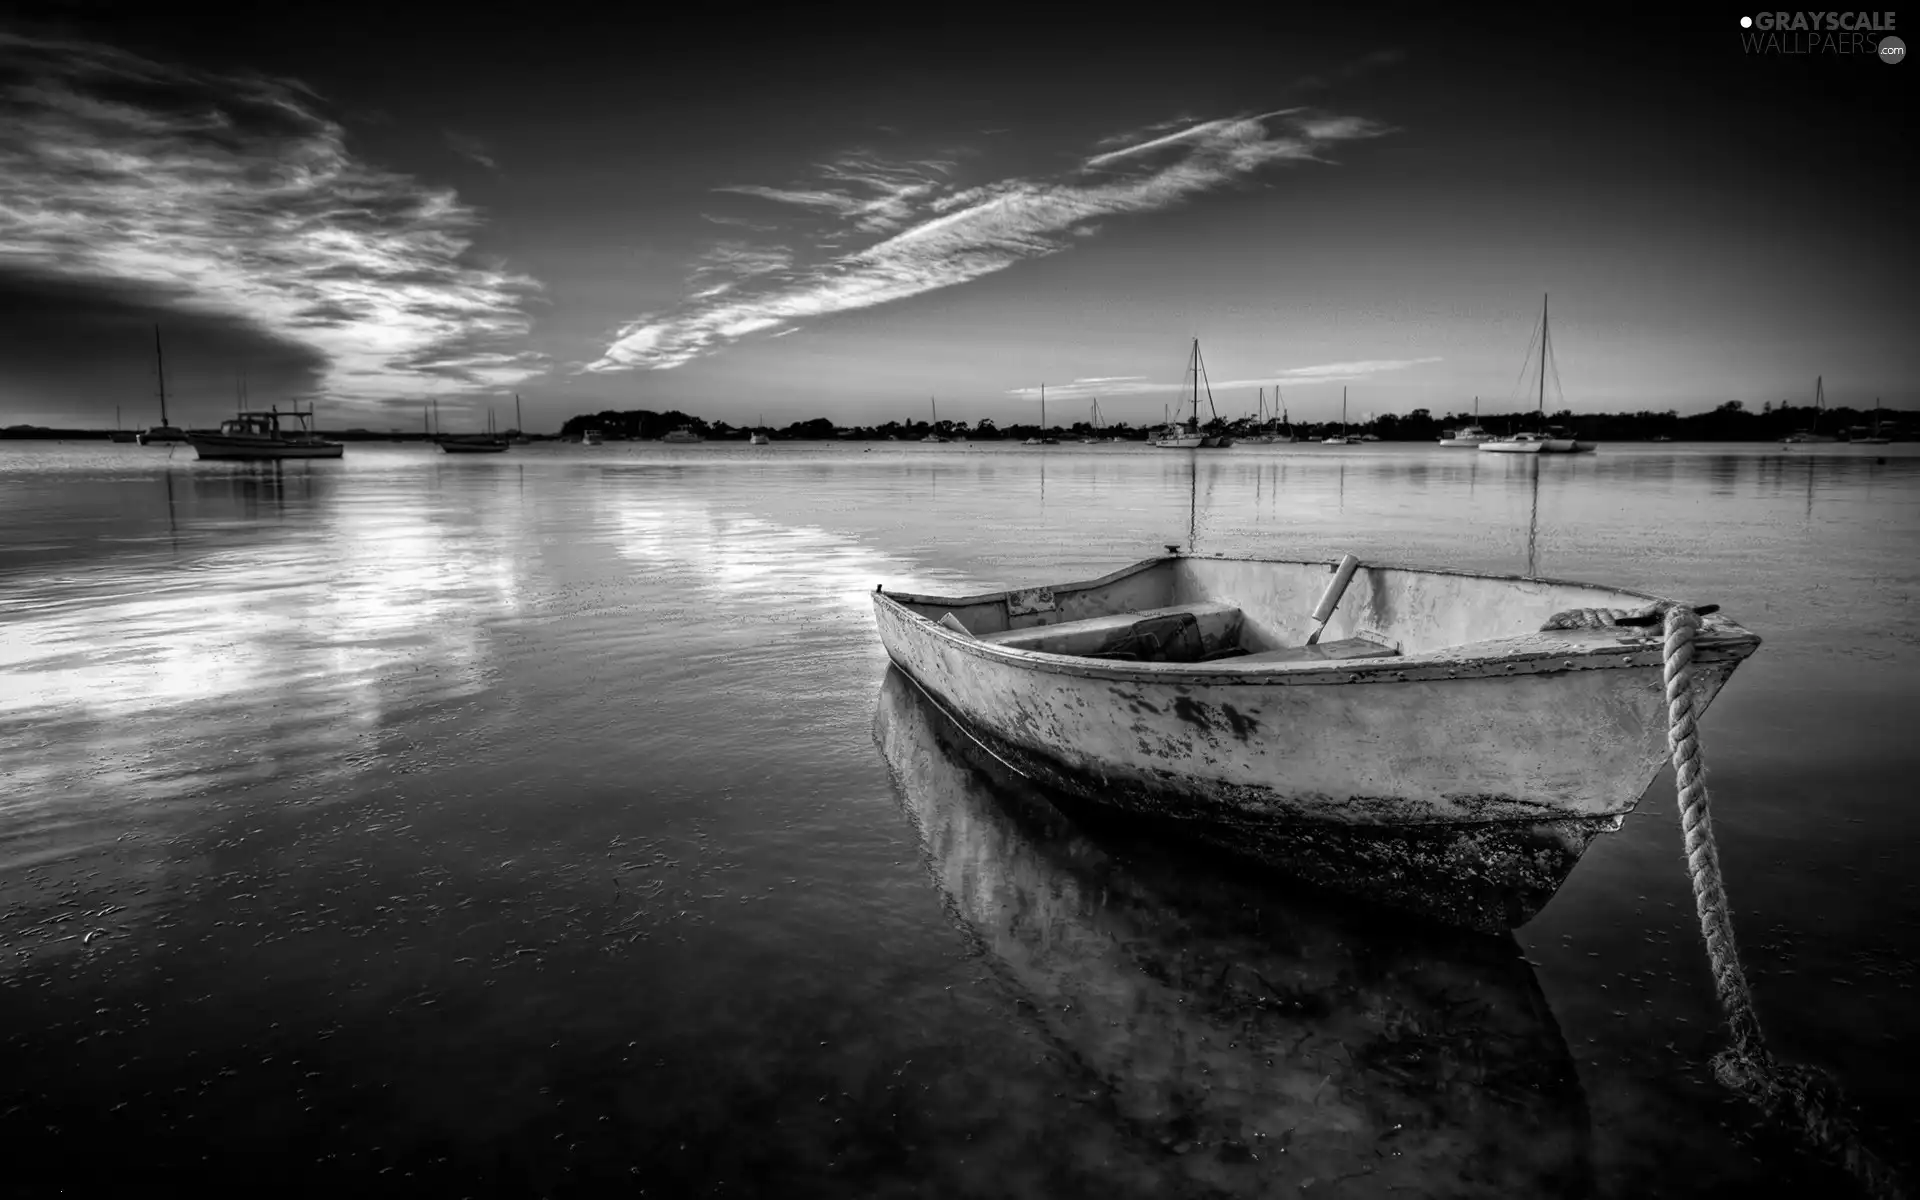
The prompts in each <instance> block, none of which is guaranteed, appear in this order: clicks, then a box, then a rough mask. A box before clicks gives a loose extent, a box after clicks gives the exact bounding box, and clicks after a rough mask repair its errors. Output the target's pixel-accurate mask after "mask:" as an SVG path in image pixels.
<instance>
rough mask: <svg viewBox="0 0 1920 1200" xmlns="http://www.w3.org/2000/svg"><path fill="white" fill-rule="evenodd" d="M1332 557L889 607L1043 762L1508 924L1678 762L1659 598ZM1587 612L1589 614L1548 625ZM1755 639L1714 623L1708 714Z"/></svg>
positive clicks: (1180, 821)
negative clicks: (1670, 746) (1673, 754)
mask: <svg viewBox="0 0 1920 1200" xmlns="http://www.w3.org/2000/svg"><path fill="white" fill-rule="evenodd" d="M1332 570H1333V571H1334V575H1333V578H1332V579H1331V580H1330V579H1329V571H1330V568H1329V566H1328V564H1326V563H1313V562H1285V561H1272V560H1260V559H1247V558H1226V557H1200V556H1190V555H1183V554H1177V553H1176V554H1170V555H1167V556H1164V557H1160V558H1154V559H1148V560H1146V561H1144V562H1140V563H1136V564H1135V565H1133V566H1130V567H1127V568H1125V569H1124V570H1121V571H1116V572H1114V573H1113V574H1111V575H1107V576H1105V577H1103V578H1100V579H1095V580H1091V581H1088V582H1084V583H1071V584H1062V585H1058V586H1054V587H1050V588H1048V587H1041V588H1030V589H1022V590H1014V591H1004V592H993V593H990V594H987V595H980V596H956V597H944V596H923V595H913V594H909V593H904V592H889V591H887V590H886V589H885V588H884V586H882V587H877V588H875V590H874V594H873V604H874V610H875V616H876V619H877V621H878V624H879V631H880V640H881V642H882V643H883V644H884V645H885V647H886V650H887V654H888V656H889V657H890V658H892V660H893V662H894V663H895V664H896V665H897V666H899V667H900V668H901V670H902V671H904V672H905V673H906V674H907V676H908V677H909V678H911V679H912V680H913V681H914V682H915V683H917V684H918V685H919V686H920V688H921V689H922V690H923V691H925V692H926V693H927V695H928V697H929V698H930V699H931V700H933V701H934V702H935V703H936V704H938V705H940V706H941V708H942V709H943V710H944V711H945V712H947V713H948V714H949V715H950V716H952V717H953V718H954V719H955V720H957V721H959V722H960V723H961V724H962V725H963V726H964V727H965V728H967V729H968V731H969V732H970V733H972V734H973V735H974V736H976V737H978V738H980V739H981V741H982V743H983V745H985V746H987V747H988V748H989V749H991V750H992V751H993V752H994V753H995V754H996V755H998V756H1000V757H1001V758H1002V759H1003V760H1004V761H1005V762H1007V764H1008V765H1010V766H1012V767H1014V768H1015V769H1017V770H1019V771H1020V772H1021V773H1022V774H1024V775H1026V776H1028V777H1029V778H1032V779H1034V780H1036V781H1038V782H1040V783H1042V784H1045V785H1047V786H1048V787H1050V788H1052V789H1054V790H1055V791H1057V792H1060V793H1063V794H1065V795H1068V796H1072V797H1077V798H1078V799H1080V800H1083V801H1087V802H1091V803H1093V804H1097V805H1099V806H1101V807H1103V808H1107V809H1115V810H1120V811H1123V812H1128V813H1133V814H1137V815H1140V816H1144V817H1149V818H1154V819H1158V820H1165V821H1169V822H1172V823H1174V824H1176V825H1177V826H1178V827H1179V828H1180V829H1181V830H1182V831H1184V832H1185V833H1187V834H1188V835H1189V836H1192V837H1195V838H1197V839H1200V840H1203V841H1207V842H1211V843H1215V844H1219V845H1222V846H1224V847H1227V848H1228V849H1231V850H1233V851H1235V852H1237V853H1242V854H1249V855H1251V856H1253V857H1255V858H1257V859H1259V860H1261V861H1263V862H1266V863H1268V864H1269V865H1271V866H1273V867H1275V868H1277V869H1279V870H1281V871H1283V872H1285V873H1287V874H1289V875H1292V876H1295V877H1298V878H1302V879H1306V880H1308V881H1311V882H1314V883H1317V884H1320V885H1323V886H1329V887H1333V888H1336V889H1339V890H1342V891H1346V892H1349V893H1353V894H1357V895H1362V896H1365V897H1368V898H1370V899H1373V900H1378V901H1382V902H1385V903H1390V904H1395V905H1400V906H1404V907H1409V908H1413V909H1416V910H1418V911H1421V912H1423V913H1425V914H1427V915H1429V916H1432V917H1436V918H1439V919H1442V920H1445V921H1448V922H1450V923H1453V924H1457V925H1464V926H1467V927H1469V928H1474V929H1480V930H1485V931H1497V930H1505V929H1511V928H1517V927H1518V926H1520V925H1522V924H1524V923H1526V921H1528V920H1529V919H1531V918H1532V917H1533V916H1534V914H1536V913H1537V912H1539V910H1540V909H1541V908H1542V907H1544V906H1545V905H1546V903H1547V901H1548V900H1550V899H1552V897H1553V894H1554V892H1555V891H1557V890H1558V889H1559V887H1560V885H1561V883H1562V882H1564V881H1565V879H1566V877H1567V875H1568V874H1569V873H1570V872H1571V871H1572V870H1573V867H1574V865H1575V863H1577V862H1578V861H1579V859H1580V856H1581V854H1583V853H1584V852H1585V851H1586V848H1587V846H1588V845H1589V844H1590V843H1591V842H1592V841H1593V839H1594V838H1595V837H1596V836H1598V835H1599V834H1600V833H1602V832H1606V831H1611V830H1614V829H1618V828H1619V827H1620V823H1621V821H1622V819H1623V818H1624V817H1625V815H1626V814H1627V813H1628V812H1629V811H1631V810H1632V808H1633V806H1634V805H1635V804H1636V803H1637V802H1638V800H1639V798H1640V795H1641V794H1642V793H1643V792H1644V791H1645V790H1646V788H1647V785H1648V784H1649V783H1650V782H1651V781H1652V779H1653V777H1654V775H1655V773H1656V772H1658V771H1659V770H1660V768H1661V766H1662V764H1663V763H1664V761H1665V758H1666V753H1667V740H1666V739H1667V705H1666V698H1665V687H1664V681H1663V675H1662V665H1663V659H1662V633H1661V628H1660V624H1659V619H1658V616H1657V608H1658V606H1659V605H1661V604H1663V603H1670V602H1663V601H1660V600H1658V599H1657V598H1656V597H1652V596H1648V595H1644V594H1642V593H1639V592H1633V591H1628V590H1625V589H1620V588H1608V587H1601V586H1597V585H1592V584H1582V583H1566V582H1559V581H1554V580H1544V579H1526V578H1519V577H1500V576H1490V575H1476V574H1470V573H1467V572H1457V571H1435V570H1418V569H1410V568H1399V567H1382V566H1361V565H1360V564H1359V563H1358V562H1357V560H1354V559H1352V557H1351V556H1349V557H1348V558H1347V559H1346V560H1344V561H1343V562H1342V563H1341V564H1338V565H1337V566H1336V567H1335V568H1332ZM1316 599H1317V600H1318V601H1319V602H1318V603H1317V604H1316V602H1315V601H1316ZM1698 611H1700V612H1702V613H1711V612H1712V610H1711V609H1701V610H1698ZM1635 612H1639V613H1641V614H1643V615H1640V616H1630V615H1627V614H1630V613H1635ZM1582 614H1585V617H1584V619H1586V620H1588V621H1592V622H1598V623H1597V624H1596V625H1594V627H1589V628H1551V629H1549V628H1543V627H1544V626H1548V625H1561V624H1567V623H1578V622H1579V620H1581V619H1582ZM1620 617H1625V619H1626V620H1628V621H1629V622H1637V623H1631V624H1616V623H1614V620H1615V619H1617V618H1620ZM1323 633H1324V635H1325V639H1324V640H1323V637H1322V635H1323ZM1759 644H1760V639H1759V638H1758V637H1756V636H1755V635H1754V634H1752V633H1749V632H1748V631H1747V630H1745V629H1742V628H1741V627H1740V626H1738V625H1736V624H1734V623H1733V622H1731V621H1729V620H1727V619H1726V618H1724V617H1721V616H1718V615H1717V614H1715V615H1710V616H1708V617H1707V618H1706V619H1705V621H1704V624H1703V627H1702V628H1701V630H1700V633H1699V636H1698V638H1697V639H1696V642H1695V651H1694V653H1695V658H1694V667H1693V679H1694V686H1695V688H1696V693H1695V705H1696V711H1697V712H1704V711H1705V708H1706V706H1707V705H1708V704H1709V703H1711V701H1712V699H1713V697H1714V696H1715V695H1716V694H1717V693H1718V692H1719V690H1720V688H1721V687H1722V686H1724V685H1725V683H1726V681H1727V679H1728V678H1729V677H1730V676H1731V675H1732V673H1733V670H1734V668H1735V667H1736V666H1738V665H1739V664H1740V662H1741V661H1742V660H1744V659H1745V658H1746V657H1747V656H1748V655H1750V654H1752V653H1753V652H1754V650H1755V648H1757V647H1758V646H1759Z"/></svg>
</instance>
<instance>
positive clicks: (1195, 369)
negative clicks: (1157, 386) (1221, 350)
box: [1193, 338, 1200, 429]
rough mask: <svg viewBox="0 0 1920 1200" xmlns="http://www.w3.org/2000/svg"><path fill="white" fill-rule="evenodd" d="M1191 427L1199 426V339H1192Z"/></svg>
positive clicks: (1196, 427)
mask: <svg viewBox="0 0 1920 1200" xmlns="http://www.w3.org/2000/svg"><path fill="white" fill-rule="evenodd" d="M1193 427H1194V428H1195V429H1198V428H1200V339H1199V338H1195V339H1193Z"/></svg>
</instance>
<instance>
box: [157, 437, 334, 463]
mask: <svg viewBox="0 0 1920 1200" xmlns="http://www.w3.org/2000/svg"><path fill="white" fill-rule="evenodd" d="M189 442H190V444H191V445H192V446H193V449H194V452H195V453H197V454H198V455H199V456H200V457H201V458H206V459H214V460H221V461H233V462H268V461H278V460H281V459H289V458H340V457H341V456H342V455H343V454H344V453H345V451H346V447H345V446H343V445H342V444H341V443H339V442H294V441H275V440H272V439H267V438H260V439H252V438H230V437H221V436H219V435H217V434H206V435H202V434H195V435H194V436H193V437H191V438H190V439H189Z"/></svg>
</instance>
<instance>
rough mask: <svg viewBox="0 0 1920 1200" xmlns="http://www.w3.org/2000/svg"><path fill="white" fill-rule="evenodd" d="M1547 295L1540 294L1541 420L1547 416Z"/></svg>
mask: <svg viewBox="0 0 1920 1200" xmlns="http://www.w3.org/2000/svg"><path fill="white" fill-rule="evenodd" d="M1547 336H1548V335H1547V294H1546V293H1545V292H1542V293H1540V401H1539V414H1540V419H1541V420H1543V421H1544V420H1545V419H1546V416H1547V345H1548V342H1547Z"/></svg>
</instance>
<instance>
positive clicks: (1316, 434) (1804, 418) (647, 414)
mask: <svg viewBox="0 0 1920 1200" xmlns="http://www.w3.org/2000/svg"><path fill="white" fill-rule="evenodd" d="M1876 420H1877V421H1878V423H1879V428H1880V432H1881V434H1882V435H1884V436H1889V437H1903V436H1910V435H1911V434H1913V433H1920V429H1910V428H1909V426H1910V425H1911V424H1912V422H1911V420H1910V418H1909V414H1907V413H1906V412H1905V411H1904V410H1890V411H1887V412H1883V413H1880V414H1878V416H1877V417H1876V415H1875V413H1874V412H1873V411H1872V410H1867V411H1861V410H1858V409H1853V408H1825V409H1818V410H1816V409H1814V408H1813V407H1812V406H1807V405H1803V406H1795V405H1791V404H1787V403H1784V402H1782V403H1781V404H1778V405H1775V404H1767V405H1764V406H1763V407H1762V408H1761V410H1760V411H1759V412H1753V411H1751V410H1749V409H1748V408H1747V407H1746V405H1745V404H1744V403H1743V402H1742V401H1739V400H1729V401H1727V402H1726V403H1725V404H1722V405H1721V406H1720V407H1718V408H1716V409H1713V410H1711V411H1709V412H1703V413H1694V414H1693V415H1691V416H1685V417H1683V416H1681V415H1680V414H1679V413H1677V412H1674V411H1672V410H1669V411H1667V412H1646V411H1642V412H1635V413H1575V412H1573V411H1571V410H1568V409H1562V410H1561V411H1559V412H1556V413H1552V414H1550V415H1548V416H1546V417H1545V418H1544V419H1543V418H1542V417H1541V415H1540V414H1539V413H1538V412H1536V411H1534V410H1532V409H1527V410H1524V411H1521V412H1513V413H1483V414H1482V415H1481V416H1480V417H1479V418H1478V421H1477V423H1478V424H1479V425H1480V426H1481V427H1482V428H1484V429H1486V430H1487V431H1488V432H1490V433H1494V434H1508V433H1520V432H1524V431H1529V430H1538V429H1539V428H1541V426H1543V425H1550V426H1553V427H1555V428H1558V429H1563V430H1565V431H1567V432H1568V433H1569V434H1571V435H1572V436H1575V437H1580V438H1589V439H1592V440H1594V441H1609V442H1630V441H1647V440H1651V439H1653V438H1671V439H1672V440H1674V441H1684V442H1767V441H1778V440H1780V439H1781V438H1784V437H1786V436H1787V435H1789V434H1792V433H1798V432H1802V431H1806V432H1811V433H1818V434H1823V435H1826V436H1829V437H1835V438H1841V439H1845V438H1846V437H1848V436H1850V435H1852V436H1862V435H1864V434H1866V433H1867V432H1869V431H1871V430H1872V429H1873V427H1874V424H1875V421H1876ZM1475 423H1476V420H1475V418H1474V417H1473V416H1472V415H1471V414H1470V413H1449V414H1447V415H1445V416H1441V417H1436V416H1434V415H1433V413H1432V412H1431V411H1429V410H1427V409H1424V408H1416V409H1414V410H1413V411H1412V412H1410V413H1407V414H1406V415H1404V416H1402V415H1400V414H1397V413H1387V414H1385V415H1383V416H1379V417H1376V418H1374V419H1373V420H1371V421H1354V422H1349V423H1348V424H1347V425H1346V426H1345V428H1346V431H1347V432H1348V433H1354V434H1361V433H1366V434H1372V435H1373V436H1374V437H1376V438H1379V439H1380V440H1381V441H1383V442H1431V441H1437V440H1439V438H1440V437H1441V436H1442V435H1443V433H1444V432H1445V431H1446V430H1449V429H1457V428H1460V427H1461V426H1464V425H1472V424H1475ZM680 428H687V429H691V430H693V431H694V432H695V433H698V434H699V435H700V436H701V437H704V438H707V439H708V440H711V441H727V440H730V439H732V440H739V441H745V440H746V439H747V437H748V436H749V435H750V434H752V433H753V432H754V431H755V430H756V429H758V428H760V427H759V426H752V425H739V426H736V425H730V424H728V423H727V422H725V421H707V420H704V419H702V418H700V417H696V416H692V415H690V414H688V413H684V412H681V411H680V410H679V409H668V410H667V411H665V412H654V411H652V410H651V409H633V410H628V411H625V412H615V411H612V410H607V411H603V412H598V413H590V414H583V415H580V416H576V417H569V418H567V421H566V423H565V424H563V425H562V426H561V427H560V436H561V437H563V438H578V437H579V436H580V435H581V434H582V433H583V432H585V431H586V430H589V429H598V430H599V431H600V432H601V433H602V434H604V435H605V436H606V437H608V438H609V439H611V440H616V441H617V440H623V439H624V440H653V439H658V438H660V437H663V436H665V435H666V434H667V433H669V432H671V431H672V430H675V429H680ZM765 428H766V432H768V433H770V434H772V435H773V436H775V437H777V438H780V439H782V440H787V441H834V440H841V441H888V440H899V441H918V440H920V439H921V438H924V437H926V436H927V435H929V434H938V435H939V436H941V437H946V438H959V437H964V438H966V439H967V440H969V441H976V442H980V441H999V440H1008V439H1010V440H1014V441H1020V440H1024V439H1026V438H1029V437H1035V436H1039V435H1040V434H1041V432H1042V431H1041V428H1040V426H1039V425H1038V424H1037V423H1034V424H1025V423H1018V424H1012V425H1001V424H999V423H997V422H995V421H994V420H993V418H991V417H982V418H981V419H980V420H978V421H976V422H973V423H972V424H968V423H967V422H965V421H931V422H930V421H916V420H907V421H887V422H884V423H882V424H879V425H852V426H849V425H836V424H834V423H833V422H832V421H830V420H828V419H827V418H825V417H814V418H813V419H811V420H807V421H794V422H792V423H790V424H788V425H786V426H784V427H778V426H767V427H765ZM1159 428H1161V426H1160V425H1159V424H1157V423H1156V424H1154V425H1151V426H1145V427H1135V426H1132V425H1129V424H1127V423H1126V422H1124V421H1122V422H1118V423H1114V424H1107V425H1101V426H1099V427H1095V426H1093V425H1092V424H1090V423H1089V422H1087V421H1074V422H1072V423H1071V424H1058V423H1056V424H1053V425H1049V426H1048V427H1047V429H1046V431H1045V432H1046V433H1048V434H1051V435H1053V436H1055V437H1083V436H1092V437H1102V438H1106V437H1117V438H1121V439H1123V440H1127V441H1141V440H1144V439H1146V438H1147V437H1149V436H1151V435H1152V434H1153V432H1154V431H1155V430H1156V429H1159ZM1203 428H1205V429H1206V430H1207V431H1208V432H1211V433H1226V434H1239V435H1242V436H1245V435H1250V434H1254V433H1258V432H1287V431H1290V432H1292V433H1294V434H1296V435H1298V436H1300V437H1312V438H1320V437H1326V436H1328V435H1329V434H1332V433H1336V432H1338V431H1339V430H1340V429H1341V424H1340V422H1338V421H1318V422H1316V421H1294V422H1292V423H1291V424H1290V425H1288V426H1285V427H1284V428H1283V427H1282V426H1281V424H1280V423H1279V422H1277V421H1273V422H1268V423H1266V424H1265V425H1261V424H1259V423H1257V422H1255V421H1254V420H1253V419H1252V418H1248V417H1243V418H1240V419H1238V420H1231V421H1229V420H1226V419H1224V418H1217V419H1215V420H1212V421H1209V422H1206V423H1205V425H1204V426H1203Z"/></svg>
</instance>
